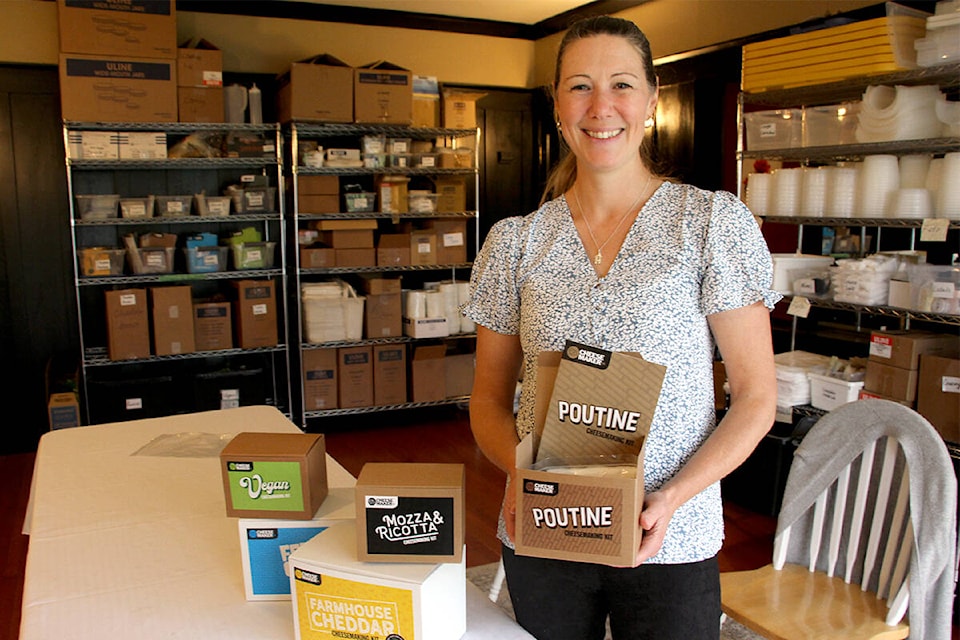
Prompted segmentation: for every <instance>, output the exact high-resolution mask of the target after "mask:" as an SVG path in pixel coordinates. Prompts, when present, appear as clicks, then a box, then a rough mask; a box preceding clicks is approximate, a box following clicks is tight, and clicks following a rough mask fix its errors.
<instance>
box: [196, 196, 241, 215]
mask: <svg viewBox="0 0 960 640" xmlns="http://www.w3.org/2000/svg"><path fill="white" fill-rule="evenodd" d="M194 199H195V201H196V205H195V208H194V211H195V212H196V213H197V215H200V216H228V215H230V202H231V201H232V200H233V198H231V197H230V196H208V195H204V194H202V193H198V194H197V195H195V196H194Z"/></svg>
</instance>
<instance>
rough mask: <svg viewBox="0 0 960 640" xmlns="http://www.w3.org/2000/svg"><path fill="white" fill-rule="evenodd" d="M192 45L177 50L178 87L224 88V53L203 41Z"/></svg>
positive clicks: (221, 113) (221, 115)
mask: <svg viewBox="0 0 960 640" xmlns="http://www.w3.org/2000/svg"><path fill="white" fill-rule="evenodd" d="M191 44H194V46H191V47H180V48H178V49H177V86H180V87H205V88H210V87H218V88H223V52H222V51H220V49H218V48H216V47H215V46H214V45H213V44H211V43H210V42H207V41H206V40H203V39H201V40H199V41H197V42H196V43H191ZM220 117H221V120H220V121H221V122H222V121H223V111H221V112H220Z"/></svg>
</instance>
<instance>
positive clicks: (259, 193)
mask: <svg viewBox="0 0 960 640" xmlns="http://www.w3.org/2000/svg"><path fill="white" fill-rule="evenodd" d="M276 201H277V189H276V187H252V188H249V189H244V190H243V194H242V195H241V197H240V211H238V213H273V212H274V211H276V210H277V207H276Z"/></svg>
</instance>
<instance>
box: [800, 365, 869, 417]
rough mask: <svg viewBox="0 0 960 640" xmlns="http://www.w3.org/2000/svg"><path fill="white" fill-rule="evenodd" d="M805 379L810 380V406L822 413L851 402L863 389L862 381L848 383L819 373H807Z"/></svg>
mask: <svg viewBox="0 0 960 640" xmlns="http://www.w3.org/2000/svg"><path fill="white" fill-rule="evenodd" d="M807 377H809V378H810V404H812V405H813V406H814V407H815V408H817V409H823V410H824V411H830V410H832V409H836V408H837V407H839V406H840V405H842V404H847V403H848V402H853V401H854V400H856V399H857V398H858V397H859V395H860V389H862V388H863V380H859V381H857V382H848V381H846V380H841V379H840V378H833V377H831V376H825V375H821V374H819V373H808V374H807Z"/></svg>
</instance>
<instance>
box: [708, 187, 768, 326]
mask: <svg viewBox="0 0 960 640" xmlns="http://www.w3.org/2000/svg"><path fill="white" fill-rule="evenodd" d="M703 256H704V265H703V266H704V270H703V280H702V283H701V307H702V309H703V313H704V314H705V315H710V314H713V313H718V312H721V311H729V310H730V309H738V308H740V307H745V306H748V305H751V304H753V303H755V302H757V301H758V300H762V301H763V304H764V305H765V306H766V307H767V308H768V309H773V307H774V305H775V304H776V303H777V301H779V300H780V299H781V298H782V297H783V296H781V295H780V294H779V293H777V292H776V291H774V290H773V289H771V288H770V287H771V285H772V283H773V261H772V259H771V257H770V250H769V249H768V248H767V243H766V240H765V239H764V237H763V234H762V233H761V232H760V225H759V224H757V221H756V219H755V218H754V217H753V214H752V213H750V210H749V209H747V207H746V205H744V204H743V203H742V202H741V201H740V200H739V199H738V198H737V197H736V196H734V195H733V194H731V193H729V192H726V191H718V192H716V193H715V194H714V197H713V204H712V207H711V212H710V225H709V228H708V229H707V236H706V247H705V251H704V254H703Z"/></svg>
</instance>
